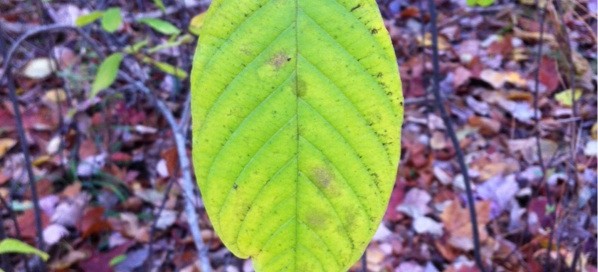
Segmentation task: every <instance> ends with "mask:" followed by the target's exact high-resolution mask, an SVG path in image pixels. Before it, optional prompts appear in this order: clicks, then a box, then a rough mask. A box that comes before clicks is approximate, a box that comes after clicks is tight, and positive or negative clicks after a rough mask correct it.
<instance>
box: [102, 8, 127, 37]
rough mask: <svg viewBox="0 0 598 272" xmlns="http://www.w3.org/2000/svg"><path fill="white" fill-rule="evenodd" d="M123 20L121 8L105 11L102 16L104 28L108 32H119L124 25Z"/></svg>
mask: <svg viewBox="0 0 598 272" xmlns="http://www.w3.org/2000/svg"><path fill="white" fill-rule="evenodd" d="M122 21H123V18H122V15H121V12H120V8H109V9H107V10H106V11H104V15H103V16H102V28H103V29H104V30H106V31H107V32H110V33H112V32H114V31H116V30H118V28H119V27H120V25H121V24H122Z"/></svg>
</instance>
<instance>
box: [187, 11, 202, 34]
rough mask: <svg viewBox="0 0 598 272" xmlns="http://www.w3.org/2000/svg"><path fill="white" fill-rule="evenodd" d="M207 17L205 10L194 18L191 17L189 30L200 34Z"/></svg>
mask: <svg viewBox="0 0 598 272" xmlns="http://www.w3.org/2000/svg"><path fill="white" fill-rule="evenodd" d="M205 19H206V13H205V12H204V13H200V14H198V15H195V17H193V19H191V22H189V32H191V33H192V34H193V35H195V36H199V32H200V30H201V26H203V23H204V22H205Z"/></svg>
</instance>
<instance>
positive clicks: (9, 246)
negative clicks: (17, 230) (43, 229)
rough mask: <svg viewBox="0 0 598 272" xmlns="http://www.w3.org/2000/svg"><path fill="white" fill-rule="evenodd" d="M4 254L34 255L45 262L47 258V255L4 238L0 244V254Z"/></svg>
mask: <svg viewBox="0 0 598 272" xmlns="http://www.w3.org/2000/svg"><path fill="white" fill-rule="evenodd" d="M6 253H18V254H35V255H37V256H39V257H40V258H42V260H44V261H47V260H48V257H49V256H48V253H46V252H43V251H41V250H39V249H37V248H34V247H32V246H30V245H28V244H26V243H23V242H21V241H19V240H16V239H11V238H6V239H4V240H2V242H0V254H6Z"/></svg>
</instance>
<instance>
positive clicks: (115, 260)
mask: <svg viewBox="0 0 598 272" xmlns="http://www.w3.org/2000/svg"><path fill="white" fill-rule="evenodd" d="M126 258H127V255H124V254H121V255H118V256H116V257H114V258H112V260H110V266H111V267H112V266H115V265H117V264H119V263H122V262H123V261H124V260H125V259H126Z"/></svg>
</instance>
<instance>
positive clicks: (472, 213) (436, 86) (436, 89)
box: [428, 0, 486, 272]
mask: <svg viewBox="0 0 598 272" xmlns="http://www.w3.org/2000/svg"><path fill="white" fill-rule="evenodd" d="M428 5H429V9H430V17H431V25H432V28H431V32H432V66H433V70H434V71H433V72H434V73H433V86H432V87H433V88H432V91H433V93H434V98H435V102H436V106H437V108H438V110H439V111H440V116H441V117H442V120H443V121H444V125H445V127H446V131H447V134H448V135H449V137H450V139H451V142H452V144H453V146H454V148H455V152H456V155H457V161H458V162H459V167H460V168H461V173H462V174H463V182H464V183H465V193H466V195H467V207H468V210H469V217H470V218H471V233H472V236H473V237H472V238H473V254H474V258H475V262H476V265H477V266H478V268H479V269H480V271H482V272H485V271H486V269H485V268H484V262H483V261H482V256H481V254H480V234H479V230H478V221H477V215H476V210H475V202H474V199H473V193H472V190H471V181H470V178H469V173H468V171H467V165H466V164H465V159H464V155H463V150H461V146H460V145H459V140H458V139H457V135H456V134H455V131H454V129H453V124H452V123H451V120H450V118H449V115H448V113H447V111H446V109H445V108H444V105H443V101H442V97H441V96H440V64H439V56H438V27H437V25H436V24H437V23H436V20H437V14H436V4H435V3H434V0H428Z"/></svg>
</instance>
